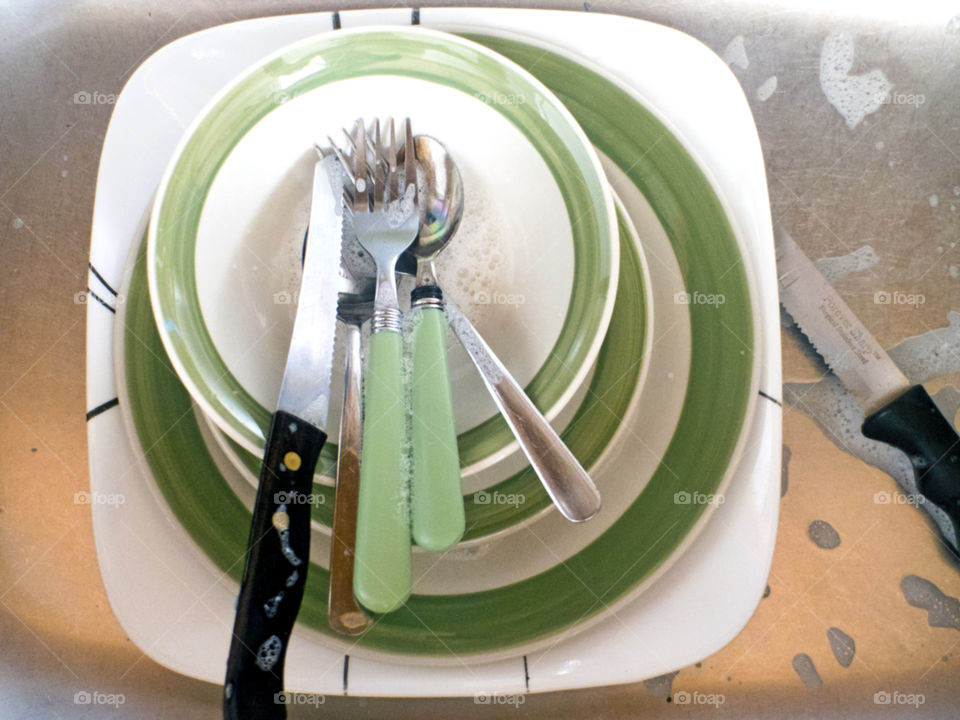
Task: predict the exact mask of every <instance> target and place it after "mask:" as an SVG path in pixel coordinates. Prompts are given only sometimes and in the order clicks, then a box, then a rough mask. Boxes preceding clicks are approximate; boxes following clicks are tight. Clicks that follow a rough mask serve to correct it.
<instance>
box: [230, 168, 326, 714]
mask: <svg viewBox="0 0 960 720" xmlns="http://www.w3.org/2000/svg"><path fill="white" fill-rule="evenodd" d="M337 163H338V161H337V160H336V159H335V158H333V157H329V158H324V159H321V160H319V161H318V162H317V163H316V165H315V167H314V176H313V200H312V205H311V210H310V229H309V235H308V238H307V249H306V255H305V258H304V263H303V275H302V278H301V281H300V292H299V298H298V302H297V314H296V319H295V320H294V326H293V336H292V337H291V339H290V350H289V352H288V355H287V363H286V367H285V368H284V373H283V382H282V385H281V388H280V397H279V400H278V402H277V411H276V412H275V413H274V416H273V421H272V424H271V426H270V432H269V435H268V436H267V442H266V449H265V453H264V458H263V465H262V469H261V473H260V482H259V485H258V486H257V498H256V502H255V504H254V508H253V520H252V522H251V525H250V535H249V540H248V543H247V553H246V557H245V560H244V567H243V580H242V582H241V584H240V596H239V599H238V602H237V612H236V619H235V621H234V627H233V635H232V637H231V642H230V654H229V657H228V659H227V675H226V680H225V682H224V695H223V716H224V718H226V719H227V720H241V719H242V720H260V719H261V718H271V719H272V720H273V719H276V718H284V717H286V698H285V696H284V694H283V665H284V660H285V657H286V652H287V645H288V641H289V639H290V633H291V631H292V630H293V624H294V621H295V620H296V617H297V612H298V611H299V609H300V602H301V600H302V599H303V589H304V585H305V584H306V578H307V566H308V565H309V564H310V499H311V493H312V490H313V474H314V469H315V468H316V464H317V459H318V458H319V456H320V450H321V448H322V447H323V444H324V443H325V442H326V439H327V434H326V432H325V430H326V428H327V427H328V415H329V408H330V381H331V377H332V371H333V350H334V339H335V332H336V323H337V295H338V277H339V273H340V249H341V231H342V207H341V189H340V180H339V178H340V168H339V167H338V165H337Z"/></svg>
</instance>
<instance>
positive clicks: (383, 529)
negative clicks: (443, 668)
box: [346, 119, 420, 613]
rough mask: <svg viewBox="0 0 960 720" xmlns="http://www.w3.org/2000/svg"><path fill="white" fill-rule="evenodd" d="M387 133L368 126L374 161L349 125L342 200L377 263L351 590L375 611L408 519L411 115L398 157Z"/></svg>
mask: <svg viewBox="0 0 960 720" xmlns="http://www.w3.org/2000/svg"><path fill="white" fill-rule="evenodd" d="M385 135H386V138H384V137H383V135H381V132H380V124H379V121H377V122H376V124H375V125H374V133H373V143H374V148H373V153H372V155H373V161H372V162H370V158H369V157H368V148H367V142H368V139H367V134H366V131H365V128H364V123H363V121H362V120H360V121H358V122H357V126H356V128H355V130H354V137H353V142H352V144H353V148H352V157H351V160H352V162H349V163H348V167H350V168H351V170H352V173H351V178H350V179H351V182H350V183H348V184H349V185H351V186H352V188H351V191H350V192H348V193H347V197H346V199H347V206H348V208H349V209H350V211H351V213H352V220H353V228H354V231H355V233H356V236H357V240H358V241H359V243H360V245H361V246H362V247H363V249H364V250H366V251H367V252H368V253H369V254H370V256H371V257H372V258H373V260H374V262H375V263H376V265H377V289H376V296H375V299H374V306H373V307H374V310H373V322H372V335H371V336H370V339H369V343H368V347H367V352H366V364H365V368H364V412H363V417H364V420H363V442H362V446H361V454H360V497H359V501H358V507H357V545H356V556H355V559H356V565H355V567H354V575H353V590H354V594H355V595H356V597H357V600H358V601H359V602H360V604H361V605H363V606H364V607H366V608H367V609H369V610H372V611H374V612H378V613H384V612H390V611H391V610H395V609H397V608H398V607H400V606H401V605H402V604H403V603H404V602H405V601H406V599H407V597H409V595H410V585H411V570H410V519H409V505H408V503H409V488H408V473H407V471H406V468H405V462H404V450H405V444H406V442H405V440H406V438H405V433H406V404H405V393H404V387H403V380H402V372H401V363H402V352H403V350H402V340H401V336H400V331H401V327H402V321H403V316H402V314H401V312H400V306H399V301H398V298H397V285H396V265H397V259H398V258H399V257H400V255H401V254H402V253H403V251H404V250H406V249H407V247H409V245H410V243H412V242H413V241H414V240H415V239H416V236H417V230H418V228H419V226H420V213H419V210H418V204H417V197H416V159H415V153H414V151H413V133H412V130H411V128H410V121H409V120H406V121H405V123H404V135H405V137H404V143H405V152H404V158H405V160H404V163H403V164H402V166H400V165H399V164H398V161H397V144H396V137H395V133H394V124H393V120H392V119H391V120H389V121H388V122H387V127H386V133H385Z"/></svg>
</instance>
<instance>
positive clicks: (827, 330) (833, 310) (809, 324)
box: [775, 228, 910, 415]
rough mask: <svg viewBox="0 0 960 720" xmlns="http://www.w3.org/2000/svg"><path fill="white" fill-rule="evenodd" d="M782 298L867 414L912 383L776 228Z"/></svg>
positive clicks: (794, 245)
mask: <svg viewBox="0 0 960 720" xmlns="http://www.w3.org/2000/svg"><path fill="white" fill-rule="evenodd" d="M775 238H776V253H777V275H778V278H777V280H778V285H779V288H780V302H781V303H782V304H783V307H784V308H785V309H786V311H787V312H788V313H790V315H791V316H792V317H793V319H794V321H796V323H797V325H798V326H799V328H800V330H801V331H802V332H803V333H804V335H806V336H807V337H808V338H810V342H811V343H812V344H813V347H814V349H816V351H817V352H818V353H820V355H821V356H822V357H823V359H824V360H825V361H826V363H827V365H828V366H829V368H830V369H831V370H832V371H833V373H834V374H835V375H836V376H837V377H838V378H840V381H841V382H842V383H843V384H844V385H845V386H846V387H847V389H849V390H850V392H852V393H853V395H854V397H856V398H857V401H858V402H859V403H860V406H861V407H862V408H863V410H864V412H865V414H867V415H869V414H871V413H873V412H875V411H876V410H879V409H880V408H881V407H883V406H884V405H885V404H886V403H887V402H889V401H890V400H892V399H893V398H894V397H896V396H897V395H900V394H901V393H903V392H904V391H906V390H907V389H908V388H910V382H909V380H907V378H906V376H905V375H904V374H903V373H902V372H901V371H900V368H898V367H897V365H896V363H894V362H893V360H891V359H890V356H889V355H887V353H886V351H885V350H884V349H883V348H882V347H881V346H880V344H879V343H878V342H877V341H876V339H875V338H874V337H873V335H871V334H870V331H869V330H867V328H866V327H864V325H863V323H862V322H860V320H859V319H858V318H857V316H856V315H854V313H853V311H852V310H851V309H850V308H849V307H848V306H847V304H846V303H845V302H844V301H843V298H841V297H840V295H839V294H838V293H837V291H836V290H834V289H833V286H832V285H830V283H828V282H827V280H826V278H824V277H823V275H822V274H821V273H820V271H819V270H818V269H817V266H816V265H814V264H813V262H812V261H811V260H810V258H808V257H807V256H806V254H804V252H803V250H802V249H801V248H800V246H799V245H797V243H796V242H795V241H794V239H793V238H792V237H790V234H789V233H787V232H786V231H785V230H783V229H782V228H777V229H776V233H775Z"/></svg>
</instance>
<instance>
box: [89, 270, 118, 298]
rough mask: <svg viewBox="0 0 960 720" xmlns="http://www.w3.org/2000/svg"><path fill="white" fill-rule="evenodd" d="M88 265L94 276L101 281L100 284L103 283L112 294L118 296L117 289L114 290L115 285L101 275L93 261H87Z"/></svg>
mask: <svg viewBox="0 0 960 720" xmlns="http://www.w3.org/2000/svg"><path fill="white" fill-rule="evenodd" d="M87 265H88V266H89V268H90V272H92V273H93V276H94V277H95V278H96V279H97V280H99V281H100V284H101V285H103V286H104V287H105V288H106V289H107V290H108V291H109V292H110V294H111V295H113V296H114V297H116V296H117V291H116V290H114V289H113V287H112V286H111V285H110V283H108V282H107V281H106V280H105V279H104V278H103V275H101V274H100V273H99V272H98V271H97V269H96V268H95V267H94V266H93V263H87Z"/></svg>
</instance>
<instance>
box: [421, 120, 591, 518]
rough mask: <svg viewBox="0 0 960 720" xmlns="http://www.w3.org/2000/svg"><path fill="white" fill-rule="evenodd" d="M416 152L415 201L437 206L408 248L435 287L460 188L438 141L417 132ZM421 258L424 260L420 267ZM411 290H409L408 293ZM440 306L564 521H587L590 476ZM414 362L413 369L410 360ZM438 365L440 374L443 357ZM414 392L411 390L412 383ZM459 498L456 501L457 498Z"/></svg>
mask: <svg viewBox="0 0 960 720" xmlns="http://www.w3.org/2000/svg"><path fill="white" fill-rule="evenodd" d="M421 148H423V149H422V150H421ZM416 153H417V160H418V161H419V163H420V166H421V169H422V170H423V173H424V176H425V178H428V179H429V178H432V179H433V182H432V183H430V182H428V183H425V187H424V189H423V193H422V195H421V202H422V203H423V205H424V206H425V207H427V208H437V210H436V211H435V212H433V213H432V214H431V218H429V219H430V222H424V223H423V224H421V226H420V233H421V234H422V235H423V237H424V241H423V246H422V247H421V240H420V236H418V239H417V241H416V243H414V245H412V246H411V249H413V248H417V252H418V253H419V252H422V253H423V254H422V255H418V258H420V262H419V264H418V269H417V277H418V285H419V282H420V279H421V278H424V279H427V278H428V277H429V280H430V281H432V282H433V283H434V285H436V284H437V282H438V281H437V277H436V272H435V270H434V268H433V262H432V258H433V257H434V255H435V254H436V252H437V251H438V250H439V248H438V247H437V245H438V243H439V244H440V245H439V247H442V243H445V242H447V241H448V240H449V239H450V236H452V235H453V232H454V231H455V230H456V228H457V225H458V224H459V222H460V217H461V215H462V213H463V196H462V193H463V186H462V183H461V181H460V177H459V175H460V173H459V171H458V170H457V167H456V164H455V163H454V161H453V159H452V158H451V157H450V155H449V154H448V153H447V151H446V148H444V147H443V145H441V144H440V143H439V142H437V141H436V140H434V139H432V138H429V137H425V136H418V137H417V138H416ZM421 153H422V157H421ZM424 220H427V218H424ZM425 227H426V232H425ZM431 249H432V250H433V252H431ZM408 252H409V251H408ZM424 259H426V262H427V263H428V264H427V267H426V268H425V269H423V265H424ZM418 289H419V288H418ZM438 289H439V288H438ZM416 292H417V291H416V290H415V291H414V293H416ZM424 294H426V292H424ZM446 308H447V313H448V315H449V317H450V324H451V326H452V328H453V331H454V333H455V334H456V336H457V339H459V340H460V343H461V344H462V345H463V348H464V350H466V351H467V354H468V355H469V356H470V359H471V360H472V361H473V364H474V365H475V366H476V368H477V371H478V372H479V373H480V377H481V378H482V379H483V382H484V385H486V386H487V390H488V391H489V392H490V395H491V396H492V397H493V401H494V402H495V403H496V405H497V407H498V408H499V410H500V413H501V414H502V415H503V417H504V419H505V420H506V421H507V424H508V425H509V426H510V429H511V430H512V431H513V434H514V436H515V437H516V438H517V442H518V443H519V444H520V448H521V449H522V450H523V452H524V454H525V455H526V456H527V459H528V460H529V461H530V465H531V466H532V467H533V469H534V471H535V472H536V473H537V477H539V478H540V482H542V483H543V486H544V488H545V489H546V491H547V494H548V495H550V498H551V500H553V503H554V504H555V505H556V506H557V508H558V509H559V510H560V512H561V513H562V514H563V516H564V517H566V518H567V519H568V520H571V521H573V522H583V521H584V520H589V519H590V518H591V517H593V516H594V515H596V513H597V512H598V511H599V510H600V493H599V491H598V490H597V487H596V485H594V483H593V480H591V479H590V476H589V475H588V474H587V472H586V470H584V469H583V466H582V465H580V463H579V461H578V460H577V459H576V457H574V455H573V453H572V452H570V449H569V448H568V447H567V446H566V445H565V444H564V443H563V441H562V440H561V439H560V436H559V435H557V433H556V431H555V430H554V429H553V428H552V427H551V426H550V423H548V422H547V419H546V418H545V417H543V415H542V414H541V413H540V411H539V410H538V409H537V407H536V406H535V405H534V404H533V402H532V401H531V400H530V398H529V397H527V395H526V393H525V392H524V391H523V388H521V387H520V385H519V383H517V381H516V380H515V379H514V378H513V376H512V375H511V374H510V373H509V372H508V371H507V369H506V367H504V365H503V363H502V362H500V359H499V358H498V357H497V356H496V355H495V354H494V352H493V350H491V349H490V346H488V345H487V343H486V342H484V340H483V338H482V337H480V334H479V333H478V332H477V330H476V328H474V327H473V324H472V323H471V322H470V321H469V320H468V319H467V317H466V316H465V315H464V314H463V313H462V312H460V310H459V308H457V307H456V304H455V303H453V302H452V301H450V300H449V299H448V300H447V301H446ZM414 363H415V364H414V373H416V359H415V360H414ZM438 364H439V363H438ZM443 369H444V372H446V362H445V359H444V363H443ZM414 377H416V375H415V376H414ZM414 392H415V393H416V386H415V388H414ZM414 398H416V395H414ZM414 427H416V420H415V424H414ZM414 472H416V469H415V470H414ZM415 477H416V476H415ZM415 487H416V486H415ZM418 495H419V493H416V492H415V493H414V518H416V513H417V510H416V508H417V502H418ZM460 502H461V503H462V500H460ZM461 512H462V509H461Z"/></svg>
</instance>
